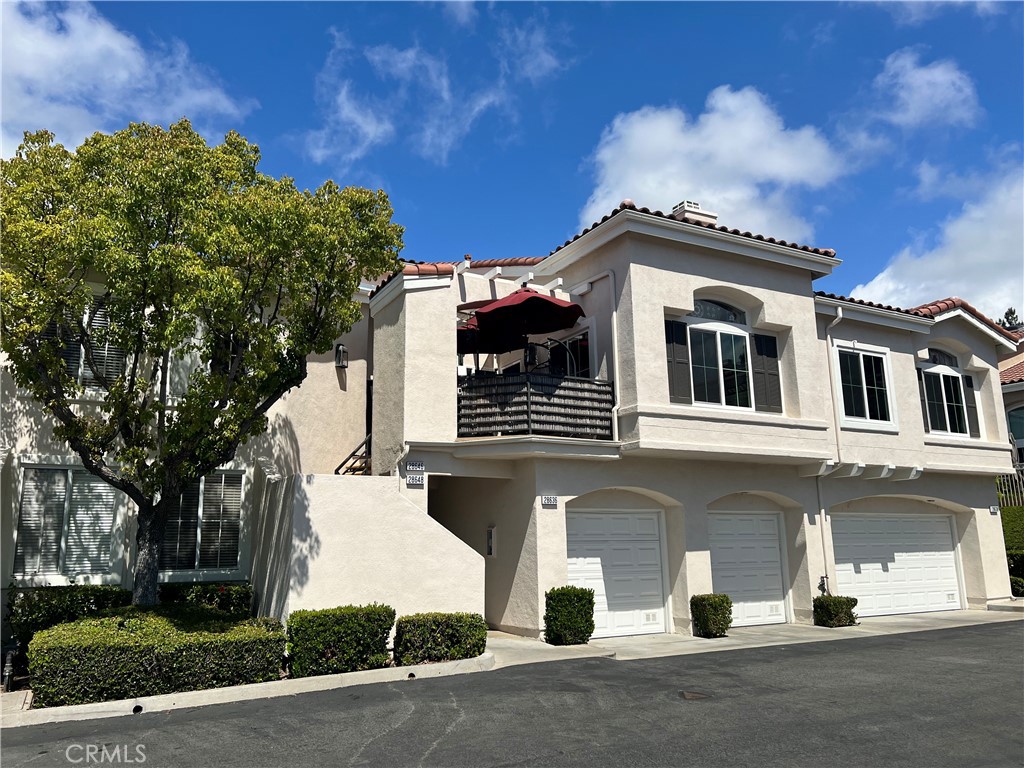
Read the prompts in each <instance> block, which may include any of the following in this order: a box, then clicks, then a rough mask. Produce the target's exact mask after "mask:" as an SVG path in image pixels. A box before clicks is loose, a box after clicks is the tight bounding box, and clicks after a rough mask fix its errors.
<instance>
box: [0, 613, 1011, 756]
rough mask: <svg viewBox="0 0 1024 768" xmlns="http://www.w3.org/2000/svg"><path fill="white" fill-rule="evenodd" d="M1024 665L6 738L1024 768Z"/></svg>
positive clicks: (872, 663) (902, 660) (664, 671)
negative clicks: (1012, 767) (1009, 767)
mask: <svg viewBox="0 0 1024 768" xmlns="http://www.w3.org/2000/svg"><path fill="white" fill-rule="evenodd" d="M1022 670H1024V623H1021V622H1008V623H1003V624H988V625H980V626H974V627H965V628H960V629H949V630H938V631H932V632H919V633H913V634H901V635H889V636H884V637H873V638H863V639H861V638H858V639H853V640H843V641H838V642H830V643H810V644H804V645H792V646H774V647H768V648H757V649H748V650H738V651H727V652H720V653H711V654H702V655H690V656H675V657H665V658H658V659H646V660H640V661H615V660H612V659H583V660H578V661H568V662H553V663H548V664H533V665H526V666H517V667H509V668H505V669H500V670H497V671H494V672H489V673H481V674H474V675H465V676H459V677H446V678H439V679H433V680H410V681H407V682H401V683H388V684H377V685H367V686H361V687H358V688H345V689H340V690H336V691H326V692H320V693H309V694H302V695H300V696H295V697H289V698H274V699H266V700H261V701H255V702H244V703H237V704H224V705H216V706H209V707H204V708H201V709H193V710H181V711H174V712H167V713H153V714H143V715H139V716H137V717H132V718H113V719H109V720H90V721H81V722H71V723H61V724H52V725H40V726H33V727H25V728H17V729H11V730H5V731H4V732H3V735H2V747H0V749H2V758H3V765H4V768H11V767H12V766H24V765H31V766H50V765H62V766H67V765H97V764H101V763H105V764H108V765H109V764H121V765H124V764H136V765H140V764H144V765H146V766H154V767H159V766H190V767H191V766H211V767H212V766H217V767H218V768H220V767H221V766H224V767H225V768H227V767H230V766H240V767H242V766H244V767H245V768H250V767H254V766H319V765H325V766H328V765H329V766H345V765H350V766H357V765H379V766H516V765H525V766H533V765H537V766H549V765H550V766H559V765H567V766H587V767H588V768H594V767H595V766H776V765H777V766H815V767H818V766H829V765H842V766H922V767H923V766H928V767H929V768H930V767H931V766H957V767H958V768H959V767H961V766H1000V767H1003V766H1020V765H1024V727H1022V725H1024V673H1022ZM90 745H92V753H91V754H92V755H93V757H94V759H93V760H89V754H90V752H89V751H88V750H89V747H90ZM104 746H105V747H106V752H105V753H104V752H103V747H104ZM139 747H142V748H143V749H142V750H141V752H140V751H139ZM143 755H144V757H145V760H144V763H143V761H142V760H140V757H142V756H143ZM104 757H105V758H106V759H104ZM115 757H116V759H111V758H115ZM126 758H128V759H126Z"/></svg>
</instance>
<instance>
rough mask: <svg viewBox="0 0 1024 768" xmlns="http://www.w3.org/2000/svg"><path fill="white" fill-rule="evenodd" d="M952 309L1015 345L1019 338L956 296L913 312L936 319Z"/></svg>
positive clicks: (924, 305) (922, 306) (923, 305)
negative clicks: (966, 315) (979, 322)
mask: <svg viewBox="0 0 1024 768" xmlns="http://www.w3.org/2000/svg"><path fill="white" fill-rule="evenodd" d="M953 309H962V310H963V311H964V312H966V313H968V314H969V315H973V316H974V317H976V318H977V319H978V320H980V321H981V322H982V323H984V324H985V325H987V326H988V327H989V328H991V329H992V330H993V331H995V332H996V333H998V334H999V335H1000V336H1003V337H1004V338H1006V339H1007V340H1009V341H1012V342H1014V343H1015V344H1016V343H1017V341H1018V340H1019V337H1018V336H1017V334H1016V333H1014V332H1013V331H1009V330H1007V329H1006V328H1003V326H1001V325H1000V324H999V323H997V322H996V321H995V320H993V319H992V318H990V317H989V316H988V315H984V314H982V313H981V312H979V311H978V310H977V309H975V308H974V307H973V306H971V305H970V304H969V303H967V302H966V301H964V300H963V299H961V298H959V297H958V296H951V297H949V298H948V299H939V300H938V301H932V302H929V303H928V304H922V305H921V306H920V307H914V311H915V312H920V313H921V314H923V315H925V316H927V317H936V316H937V315H941V314H943V313H944V312H949V311H950V310H953Z"/></svg>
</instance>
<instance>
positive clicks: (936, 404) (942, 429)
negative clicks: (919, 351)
mask: <svg viewBox="0 0 1024 768" xmlns="http://www.w3.org/2000/svg"><path fill="white" fill-rule="evenodd" d="M917 379H918V387H919V390H920V395H921V412H922V416H923V418H924V428H925V431H926V432H933V433H937V434H945V435H955V436H960V437H968V436H970V437H981V429H980V425H979V423H978V405H977V402H976V400H975V397H974V379H973V377H971V376H968V375H965V374H964V373H963V371H962V370H961V369H960V363H959V361H958V360H957V359H956V356H955V355H952V354H950V353H949V352H946V351H944V350H941V349H929V350H928V362H927V363H925V364H923V365H920V366H918V369H917Z"/></svg>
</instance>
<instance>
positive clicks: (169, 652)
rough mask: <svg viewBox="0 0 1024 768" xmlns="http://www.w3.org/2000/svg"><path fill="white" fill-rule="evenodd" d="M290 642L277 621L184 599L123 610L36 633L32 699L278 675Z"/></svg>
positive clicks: (74, 698)
mask: <svg viewBox="0 0 1024 768" xmlns="http://www.w3.org/2000/svg"><path fill="white" fill-rule="evenodd" d="M284 648H285V634H284V629H283V627H282V626H281V623H280V622H279V621H277V620H276V619H237V618H231V617H230V616H227V615H225V614H223V613H220V612H217V611H212V610H210V609H207V608H198V607H194V606H184V605H161V606H155V607H153V608H136V607H128V608H120V609H116V610H112V611H111V612H110V614H109V615H107V616H104V617H102V618H90V619H81V620H79V621H77V622H74V623H70V624H61V625H60V626H56V627H52V628H50V629H46V630H43V631H41V632H38V633H36V636H35V637H34V638H32V642H31V643H30V644H29V647H28V659H29V673H30V674H31V676H32V681H31V685H32V692H33V704H34V706H40V707H50V706H57V705H66V704H87V703H89V702H93V701H109V700H111V699H129V698H135V697H137V696H155V695H158V694H163V693H174V692H175V691H189V690H202V689H205V688H221V687H223V686H227V685H239V684H242V683H258V682H264V681H266V680H277V679H278V678H279V676H280V669H281V661H282V658H283V656H284Z"/></svg>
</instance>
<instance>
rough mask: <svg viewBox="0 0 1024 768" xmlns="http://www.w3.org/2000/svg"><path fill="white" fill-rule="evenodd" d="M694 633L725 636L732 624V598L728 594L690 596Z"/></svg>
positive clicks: (698, 635)
mask: <svg viewBox="0 0 1024 768" xmlns="http://www.w3.org/2000/svg"><path fill="white" fill-rule="evenodd" d="M690 616H691V618H692V619H693V634H694V635H696V636H697V637H725V635H726V633H727V632H728V631H729V627H731V626H732V598H730V597H729V596H728V595H722V594H710V595H694V596H693V597H691V598H690Z"/></svg>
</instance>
